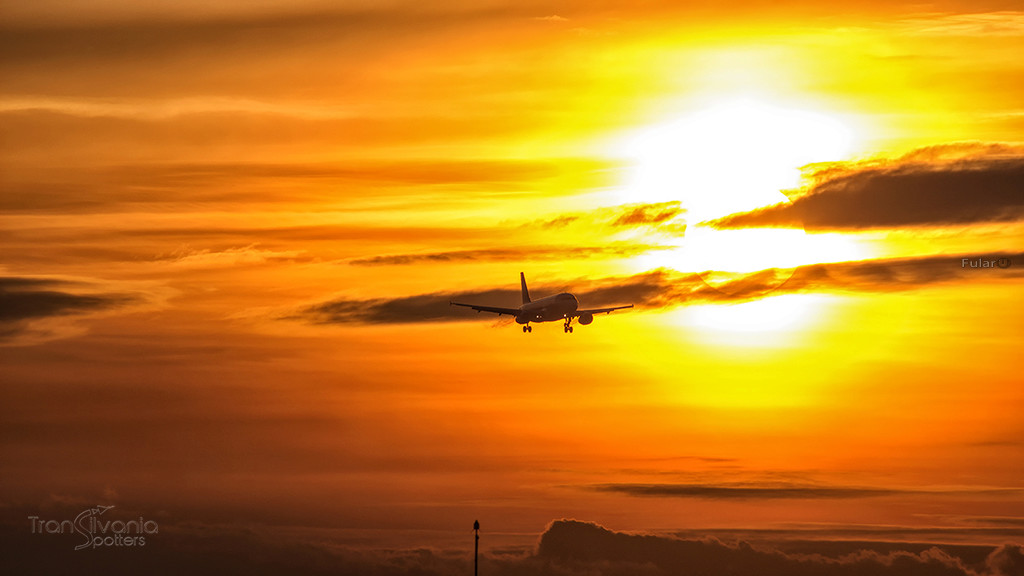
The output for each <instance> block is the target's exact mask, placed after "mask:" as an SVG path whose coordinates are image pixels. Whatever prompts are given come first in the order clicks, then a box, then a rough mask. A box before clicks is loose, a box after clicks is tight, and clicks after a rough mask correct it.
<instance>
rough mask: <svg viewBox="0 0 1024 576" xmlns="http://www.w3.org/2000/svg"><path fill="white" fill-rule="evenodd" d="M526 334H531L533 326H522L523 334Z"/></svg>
mask: <svg viewBox="0 0 1024 576" xmlns="http://www.w3.org/2000/svg"><path fill="white" fill-rule="evenodd" d="M526 332H533V326H530V325H526V326H523V333H524V334H525V333H526Z"/></svg>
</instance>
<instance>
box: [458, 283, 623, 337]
mask: <svg viewBox="0 0 1024 576" xmlns="http://www.w3.org/2000/svg"><path fill="white" fill-rule="evenodd" d="M519 283H520V284H521V285H522V289H523V305H522V306H520V307H519V308H499V307H497V306H477V305H476V304H463V303H461V302H451V301H449V302H448V305H449V306H465V307H466V308H472V309H473V310H476V311H477V313H480V312H493V313H494V314H497V315H498V316H502V315H504V314H508V315H509V316H515V317H516V323H517V324H522V325H523V332H533V326H530V322H553V321H555V320H564V321H565V324H564V326H563V328H564V330H565V333H566V334H569V333H571V332H572V321H573V319H574V318H578V319H579V323H580V324H583V325H584V326H586V325H587V324H590V323H591V322H593V321H594V315H595V314H608V313H610V312H612V311H614V310H622V309H624V308H632V307H633V305H632V304H630V305H628V306H612V307H611V308H593V309H591V310H579V309H578V308H579V305H580V303H579V301H578V300H576V297H575V296H573V295H572V294H570V293H568V292H562V293H561V294H556V295H554V296H548V297H546V298H541V299H540V300H530V291H529V290H528V289H527V288H526V275H525V274H523V273H522V272H520V273H519Z"/></svg>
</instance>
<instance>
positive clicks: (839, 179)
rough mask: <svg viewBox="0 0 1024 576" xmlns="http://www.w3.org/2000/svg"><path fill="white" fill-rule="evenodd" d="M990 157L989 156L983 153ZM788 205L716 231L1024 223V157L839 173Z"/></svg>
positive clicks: (933, 158) (929, 154) (921, 161)
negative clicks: (730, 229)
mask: <svg viewBox="0 0 1024 576" xmlns="http://www.w3.org/2000/svg"><path fill="white" fill-rule="evenodd" d="M984 151H986V152H989V153H991V152H992V151H991V150H988V149H984ZM813 180H814V184H812V185H811V186H810V188H809V189H808V190H807V192H806V193H805V194H802V195H799V196H796V197H795V198H793V199H792V201H791V202H790V203H786V204H778V205H775V206H770V207H767V208H763V209H760V210H755V211H753V212H746V213H741V214H733V215H731V216H727V217H725V218H721V219H719V220H715V221H713V222H712V225H714V226H715V227H718V228H755V227H799V226H804V227H805V228H807V229H808V230H814V229H863V228H898V227H904V226H947V225H962V224H972V223H978V222H1006V221H1012V220H1019V219H1021V218H1024V194H1022V193H1021V190H1024V154H1020V152H1019V151H1018V155H1017V156H1010V157H1005V156H1004V155H999V154H996V155H994V156H981V157H962V156H957V157H955V158H953V159H950V158H949V157H948V154H943V153H942V151H936V150H934V149H927V150H922V151H917V152H916V153H914V154H911V155H908V156H907V157H904V158H902V159H900V160H897V161H894V162H891V163H878V162H871V163H864V164H852V165H848V166H833V167H830V168H827V169H824V170H821V171H819V172H818V173H816V174H815V175H814V176H813Z"/></svg>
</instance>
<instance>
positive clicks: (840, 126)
mask: <svg viewBox="0 0 1024 576" xmlns="http://www.w3.org/2000/svg"><path fill="white" fill-rule="evenodd" d="M718 102H719V103H718V104H716V105H714V106H711V107H708V108H705V109H702V110H698V111H694V112H692V113H690V114H687V115H684V116H682V117H679V118H675V119H672V120H669V121H666V122H663V123H660V124H658V125H655V126H651V127H647V128H644V129H641V130H639V131H636V132H634V133H632V134H630V135H629V136H628V137H627V138H625V139H624V140H623V143H622V146H621V148H620V152H621V154H622V155H623V156H625V157H626V158H627V159H628V160H629V161H630V163H631V165H632V167H633V168H632V171H631V172H630V174H629V176H628V177H627V179H626V181H625V182H624V184H623V186H622V187H621V188H620V199H621V200H622V201H623V202H625V203H654V202H668V201H678V202H680V203H681V206H682V208H683V209H684V210H685V217H684V219H685V221H686V232H685V234H684V236H683V237H682V239H681V242H680V247H679V248H678V249H676V250H672V251H666V252H660V253H658V254H655V255H648V256H646V257H644V258H643V259H640V260H638V261H637V262H636V264H637V265H639V266H642V267H644V268H645V269H650V268H652V267H668V268H673V269H675V270H679V271H683V272H696V273H698V274H700V275H701V277H702V278H703V279H704V280H705V282H707V283H708V284H709V285H711V286H713V287H716V288H719V289H721V290H724V291H728V286H729V281H730V280H731V279H735V277H736V273H749V272H756V271H759V270H765V269H768V268H779V269H784V270H792V269H795V268H796V267H797V266H800V265H802V264H809V263H815V262H834V261H842V260H854V259H858V258H862V257H864V256H865V253H864V251H863V250H862V249H861V248H860V247H858V246H857V245H856V244H854V243H853V242H851V241H850V240H849V238H847V237H844V236H843V235H841V234H820V235H819V234H815V235H808V234H806V233H805V231H804V230H803V229H802V228H796V229H792V228H791V229H781V228H778V229H746V230H719V229H716V228H714V227H712V226H710V225H709V224H708V222H709V221H711V220H714V219H717V218H721V217H723V216H726V215H729V214H734V213H737V212H746V211H749V210H753V209H756V208H759V207H763V206H770V205H773V204H778V203H782V202H788V201H789V199H788V197H787V196H786V194H785V193H784V192H785V191H788V190H792V189H795V188H797V187H799V186H800V184H801V176H802V172H801V168H802V167H804V166H806V165H808V164H812V163H820V162H829V161H839V160H846V159H849V158H850V157H851V156H852V155H853V154H854V153H855V152H856V151H857V148H858V140H859V138H858V135H857V134H856V132H855V131H854V130H853V129H852V128H851V127H850V126H849V125H848V123H846V122H844V121H842V120H841V119H840V118H841V117H840V116H839V115H835V114H829V113H826V112H822V111H818V110H808V109H796V108H787V107H784V106H780V105H777V104H772V103H768V102H765V101H762V100H757V99H753V98H747V97H732V98H720V99H718ZM778 278H779V281H778V282H779V284H780V285H781V284H782V282H784V281H785V280H786V279H787V278H788V275H786V274H781V275H779V276H778ZM801 301H803V299H794V300H789V299H787V300H786V301H785V302H787V309H792V308H793V307H794V306H797V304H795V303H796V302H801ZM713 308H720V307H718V306H715V307H713ZM778 310H779V306H778V303H776V304H774V305H772V306H768V305H765V306H747V307H745V308H744V310H743V314H742V315H740V316H739V317H740V318H741V320H736V319H735V318H732V316H730V315H729V314H728V311H726V310H722V311H720V312H721V314H724V315H726V316H730V319H729V321H728V322H726V321H724V318H723V321H722V322H721V323H720V324H721V325H722V326H726V327H729V328H731V329H735V330H737V331H743V330H748V329H750V328H751V326H757V327H758V330H762V329H764V328H765V327H766V326H768V327H770V326H773V325H774V326H776V327H778V328H779V329H786V328H792V326H793V323H792V322H789V321H787V319H786V318H785V316H787V315H788V314H782V315H779V314H776V312H777V311H778ZM762 312H763V313H762ZM714 316H715V313H714V312H712V311H708V312H706V313H705V314H704V317H705V320H710V319H711V318H712V317H714ZM744 318H745V319H748V320H742V319H744ZM703 324H707V322H703Z"/></svg>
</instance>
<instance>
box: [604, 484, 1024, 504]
mask: <svg viewBox="0 0 1024 576" xmlns="http://www.w3.org/2000/svg"><path fill="white" fill-rule="evenodd" d="M587 488H588V489H591V490H597V491H600V492H616V493H620V494H627V495H630V496H650V497H668V498H706V499H712V500H753V499H761V500H779V499H784V500H822V499H827V500H846V499H857V498H876V497H882V496H892V495H896V494H927V495H931V496H934V495H937V494H968V493H969V494H984V495H990V496H994V495H1015V494H1019V493H1021V490H1018V489H1015V488H988V489H970V490H967V489H965V490H955V491H940V490H910V489H905V488H904V489H899V488H877V487H875V488H869V487H863V486H821V485H813V484H791V483H783V484H663V483H655V484H628V483H627V484H597V485H594V486H587Z"/></svg>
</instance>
